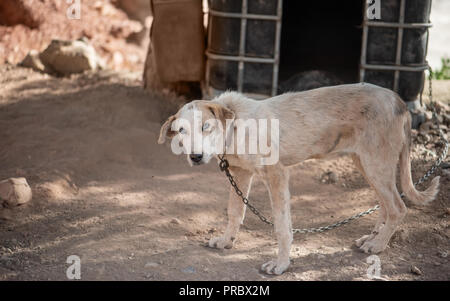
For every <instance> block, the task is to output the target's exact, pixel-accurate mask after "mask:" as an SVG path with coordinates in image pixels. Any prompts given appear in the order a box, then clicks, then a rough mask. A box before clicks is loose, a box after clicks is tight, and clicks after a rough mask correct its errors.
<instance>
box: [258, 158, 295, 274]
mask: <svg viewBox="0 0 450 301" xmlns="http://www.w3.org/2000/svg"><path fill="white" fill-rule="evenodd" d="M262 175H263V180H264V184H265V185H266V187H267V189H268V191H269V197H270V200H271V205H272V214H273V221H274V225H275V233H276V236H277V241H278V257H277V259H276V260H272V261H269V262H267V263H265V264H263V265H262V267H261V269H262V271H264V272H266V273H268V274H277V275H280V274H282V273H283V272H284V271H285V270H286V269H287V268H288V267H289V264H290V260H289V255H290V251H291V245H292V237H293V235H292V224H291V210H290V193H289V172H288V170H287V169H286V168H284V167H283V166H281V165H279V164H278V165H273V166H266V167H265V168H264V172H263V173H262Z"/></svg>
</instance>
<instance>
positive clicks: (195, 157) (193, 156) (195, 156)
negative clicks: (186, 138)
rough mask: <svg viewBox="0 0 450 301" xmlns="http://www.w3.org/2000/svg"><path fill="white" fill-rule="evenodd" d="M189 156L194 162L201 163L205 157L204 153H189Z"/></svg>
mask: <svg viewBox="0 0 450 301" xmlns="http://www.w3.org/2000/svg"><path fill="white" fill-rule="evenodd" d="M189 158H190V159H191V161H192V162H194V163H199V162H200V161H202V159H203V154H191V155H189Z"/></svg>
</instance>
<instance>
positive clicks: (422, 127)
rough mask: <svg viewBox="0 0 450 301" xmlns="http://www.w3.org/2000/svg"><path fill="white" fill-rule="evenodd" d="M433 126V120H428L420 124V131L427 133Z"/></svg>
mask: <svg viewBox="0 0 450 301" xmlns="http://www.w3.org/2000/svg"><path fill="white" fill-rule="evenodd" d="M432 128H433V123H432V122H431V121H427V122H424V123H422V124H421V125H420V127H419V131H420V133H421V134H427V133H428V132H429V131H430V130H431V129H432Z"/></svg>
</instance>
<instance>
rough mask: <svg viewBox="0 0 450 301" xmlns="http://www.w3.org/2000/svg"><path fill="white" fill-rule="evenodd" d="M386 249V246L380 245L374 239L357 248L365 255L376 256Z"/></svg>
mask: <svg viewBox="0 0 450 301" xmlns="http://www.w3.org/2000/svg"><path fill="white" fill-rule="evenodd" d="M386 247H387V244H384V243H380V242H378V241H377V240H376V239H373V240H367V241H366V242H364V243H363V245H362V246H361V247H360V248H359V249H360V250H361V251H363V252H364V253H367V254H378V253H380V252H382V251H384V250H385V249H386Z"/></svg>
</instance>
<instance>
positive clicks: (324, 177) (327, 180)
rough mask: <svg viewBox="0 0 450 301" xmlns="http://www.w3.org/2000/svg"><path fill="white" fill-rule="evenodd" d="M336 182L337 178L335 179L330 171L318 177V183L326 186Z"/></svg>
mask: <svg viewBox="0 0 450 301" xmlns="http://www.w3.org/2000/svg"><path fill="white" fill-rule="evenodd" d="M337 180H338V177H337V175H336V173H334V172H332V171H327V172H326V173H324V174H323V175H322V176H321V177H320V181H321V182H322V183H327V184H333V183H336V182H337Z"/></svg>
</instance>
